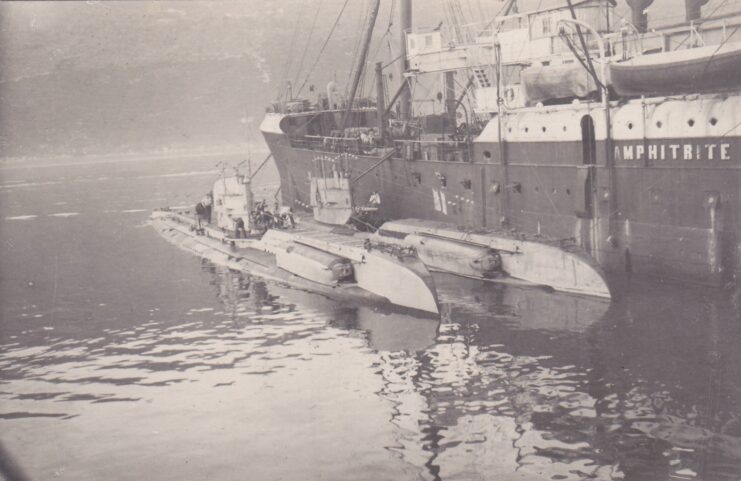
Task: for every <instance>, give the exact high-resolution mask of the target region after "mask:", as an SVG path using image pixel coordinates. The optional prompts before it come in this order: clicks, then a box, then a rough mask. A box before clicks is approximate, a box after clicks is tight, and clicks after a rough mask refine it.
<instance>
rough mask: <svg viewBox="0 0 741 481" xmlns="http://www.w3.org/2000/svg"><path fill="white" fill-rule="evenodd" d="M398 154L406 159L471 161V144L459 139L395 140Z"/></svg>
mask: <svg viewBox="0 0 741 481" xmlns="http://www.w3.org/2000/svg"><path fill="white" fill-rule="evenodd" d="M394 148H395V149H396V152H397V155H398V156H399V157H401V158H403V159H404V160H410V161H411V160H430V161H438V162H469V161H470V156H469V146H468V144H467V143H466V142H461V141H457V140H395V141H394Z"/></svg>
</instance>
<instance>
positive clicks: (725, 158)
mask: <svg viewBox="0 0 741 481" xmlns="http://www.w3.org/2000/svg"><path fill="white" fill-rule="evenodd" d="M711 100H712V101H710V100H708V99H702V98H695V99H694V100H693V99H686V100H676V101H671V102H670V101H668V100H667V101H663V100H662V101H658V100H657V101H655V102H654V103H650V102H648V101H645V100H644V101H641V102H636V101H634V102H630V103H628V105H624V106H620V107H614V108H613V109H612V110H613V111H612V112H611V114H612V119H613V124H612V125H613V127H612V130H611V136H610V138H609V139H608V140H607V142H609V143H608V144H607V145H606V140H605V135H604V131H605V128H604V125H605V123H604V120H603V116H604V111H601V110H600V109H599V108H598V106H596V105H594V104H592V105H589V104H583V105H581V106H576V107H572V106H562V107H557V108H555V109H553V111H547V110H545V108H541V109H540V110H539V109H529V111H528V112H527V113H525V114H520V115H517V116H514V115H512V116H510V117H509V118H507V119H506V121H503V122H502V124H503V125H502V127H501V130H502V132H503V134H502V135H501V136H499V135H498V134H497V133H496V132H497V126H496V119H493V120H491V121H490V122H489V124H488V125H487V126H486V128H485V129H484V131H483V133H482V134H481V135H480V136H479V137H478V138H477V139H475V140H474V142H473V144H472V147H471V151H470V156H469V161H441V160H426V159H425V158H409V157H408V156H407V157H406V158H403V157H402V156H401V155H395V156H391V158H389V159H388V160H387V161H385V162H382V163H380V164H379V158H380V156H379V155H378V154H372V153H369V154H358V155H353V156H352V158H351V159H349V160H350V161H349V162H348V163H347V164H346V165H347V168H348V169H349V171H350V178H353V177H354V176H357V175H359V174H361V173H365V172H366V171H367V170H368V169H372V170H371V172H370V173H367V175H365V176H364V177H363V178H362V180H361V181H359V182H357V184H355V185H354V186H353V200H354V202H355V203H356V204H363V203H364V202H366V201H367V199H368V198H369V196H370V195H371V194H372V193H373V192H378V193H380V195H381V198H382V202H381V205H380V211H379V214H380V216H381V217H382V218H384V219H403V218H418V219H425V220H435V221H443V222H447V223H453V224H457V225H459V226H465V227H467V228H474V229H475V228H481V227H483V228H495V229H496V228H507V229H514V230H515V231H518V232H524V233H529V234H541V235H543V236H548V237H550V238H555V239H569V238H570V239H575V240H576V242H577V244H579V245H581V247H583V248H584V250H585V251H587V252H588V253H589V254H590V255H591V256H592V257H593V258H594V259H595V260H596V261H597V262H598V264H599V265H601V266H602V267H603V268H605V270H606V271H608V273H625V272H628V273H634V274H636V275H646V276H651V277H659V278H667V279H669V278H671V279H678V280H681V281H687V282H693V283H704V284H711V285H723V284H724V283H726V282H729V281H731V280H734V279H735V276H736V275H738V274H739V273H740V272H741V268H740V266H741V262H740V261H739V258H740V253H741V245H740V244H739V242H740V239H741V235H740V231H741V215H740V214H739V211H740V210H741V209H739V207H741V199H740V196H741V129H740V128H739V125H741V122H739V120H741V119H739V118H738V117H739V116H741V113H739V110H741V108H740V107H741V97H734V98H730V99H728V98H726V97H722V98H716V97H713V98H712V99H711ZM646 112H648V113H646ZM311 115H314V117H317V115H316V113H308V114H307V113H304V114H291V115H283V114H268V116H267V117H266V119H265V121H264V122H263V125H262V127H261V130H262V131H263V134H264V136H265V139H266V141H267V143H268V146H269V148H270V150H271V152H272V153H273V156H274V158H275V161H276V164H277V167H278V170H279V173H280V176H281V188H282V190H281V194H282V196H283V202H284V203H286V204H288V205H292V206H293V207H294V208H296V209H302V208H303V209H308V208H309V206H310V204H311V199H310V198H309V192H310V189H309V177H310V175H316V161H315V159H317V158H318V157H319V156H325V157H327V156H329V157H331V156H333V155H334V156H339V154H336V153H334V154H333V153H328V152H322V151H321V149H317V148H316V147H314V148H311V146H305V145H299V144H297V143H296V142H295V140H294V139H295V136H294V135H289V132H291V129H290V125H291V123H293V122H295V123H299V122H301V121H304V122H305V119H307V118H309V117H310V116H311ZM302 119H303V120H302ZM585 119H587V120H588V121H589V123H590V124H592V130H591V132H592V134H591V137H589V138H587V137H588V136H587V134H588V133H589V130H588V129H585V126H584V125H585V124H584V121H585ZM585 132H587V134H585ZM500 138H501V140H502V141H501V142H500ZM607 152H609V158H610V159H611V162H612V165H610V164H608V161H607V159H608V154H607ZM377 164H378V165H377ZM376 165H377V166H376ZM374 166H376V167H375V168H374Z"/></svg>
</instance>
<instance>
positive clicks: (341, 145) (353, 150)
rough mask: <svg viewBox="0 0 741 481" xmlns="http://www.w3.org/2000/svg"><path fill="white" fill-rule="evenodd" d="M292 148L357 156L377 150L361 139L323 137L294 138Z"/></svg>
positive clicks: (305, 136) (306, 136)
mask: <svg viewBox="0 0 741 481" xmlns="http://www.w3.org/2000/svg"><path fill="white" fill-rule="evenodd" d="M291 147H294V148H298V149H307V150H316V151H319V152H336V153H349V154H355V155H358V154H363V153H367V152H368V151H370V150H372V149H373V148H375V146H374V145H363V142H362V141H361V139H360V138H355V137H328V136H321V135H304V136H303V137H296V138H292V139H291Z"/></svg>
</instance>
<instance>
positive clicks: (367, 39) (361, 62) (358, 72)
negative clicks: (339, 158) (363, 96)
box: [340, 0, 381, 130]
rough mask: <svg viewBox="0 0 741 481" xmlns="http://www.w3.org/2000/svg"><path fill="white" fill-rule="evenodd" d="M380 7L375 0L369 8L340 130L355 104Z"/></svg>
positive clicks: (378, 2)
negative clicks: (361, 47)
mask: <svg viewBox="0 0 741 481" xmlns="http://www.w3.org/2000/svg"><path fill="white" fill-rule="evenodd" d="M380 6H381V0H375V1H374V2H373V6H372V7H371V12H370V18H369V19H368V27H367V28H366V30H365V35H364V37H363V50H362V51H361V52H360V58H359V59H358V66H357V67H356V69H355V76H354V77H353V81H352V87H350V96H349V98H348V99H347V108H346V109H345V114H344V115H343V116H342V122H341V123H340V130H343V129H344V128H345V125H346V124H347V121H348V119H349V118H350V111H351V110H352V104H353V102H355V95H356V94H357V92H358V84H359V83H360V79H361V77H362V76H363V72H364V70H365V59H366V57H367V56H368V50H369V49H370V43H371V39H372V38H373V27H374V26H375V25H376V17H378V9H379V7H380Z"/></svg>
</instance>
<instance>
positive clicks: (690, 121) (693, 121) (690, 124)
mask: <svg viewBox="0 0 741 481" xmlns="http://www.w3.org/2000/svg"><path fill="white" fill-rule="evenodd" d="M687 125H689V126H690V127H694V126H695V119H689V120H688V121H687Z"/></svg>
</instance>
